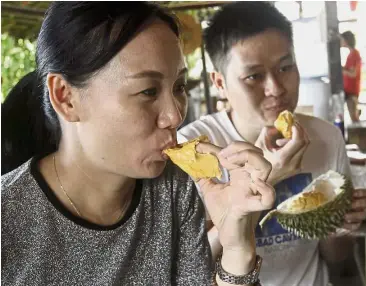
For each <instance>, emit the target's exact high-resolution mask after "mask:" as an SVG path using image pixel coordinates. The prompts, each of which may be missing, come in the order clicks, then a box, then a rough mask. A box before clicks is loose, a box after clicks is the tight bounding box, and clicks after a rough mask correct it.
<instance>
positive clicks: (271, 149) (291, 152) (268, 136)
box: [255, 122, 310, 186]
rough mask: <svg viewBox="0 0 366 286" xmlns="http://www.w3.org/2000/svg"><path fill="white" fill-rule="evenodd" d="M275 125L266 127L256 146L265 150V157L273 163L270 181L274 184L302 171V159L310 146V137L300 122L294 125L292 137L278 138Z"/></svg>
mask: <svg viewBox="0 0 366 286" xmlns="http://www.w3.org/2000/svg"><path fill="white" fill-rule="evenodd" d="M278 134H279V132H278V131H277V129H276V128H275V127H264V128H263V129H262V132H261V133H260V135H259V137H258V139H257V141H256V143H255V146H257V147H259V148H260V149H262V150H263V154H264V157H265V158H266V159H267V160H268V161H269V162H270V163H271V164H272V172H271V174H270V176H269V178H268V183H270V184H272V185H273V186H274V185H275V184H277V183H279V182H280V181H282V180H284V179H286V178H289V177H291V176H294V175H296V174H298V173H300V171H301V161H302V158H303V156H304V153H305V151H306V149H307V147H308V146H309V142H310V141H309V137H308V135H307V134H306V132H305V130H304V129H303V128H302V127H301V126H300V124H299V123H298V122H295V124H294V126H292V138H291V139H277V140H276V138H278ZM275 145H277V146H275Z"/></svg>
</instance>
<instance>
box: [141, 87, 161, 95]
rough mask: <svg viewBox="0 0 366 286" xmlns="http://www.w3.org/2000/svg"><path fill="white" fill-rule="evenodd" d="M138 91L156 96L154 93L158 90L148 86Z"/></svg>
mask: <svg viewBox="0 0 366 286" xmlns="http://www.w3.org/2000/svg"><path fill="white" fill-rule="evenodd" d="M140 93H142V94H143V95H146V96H150V97H153V96H156V94H157V93H158V90H157V89H156V88H149V89H145V90H144V91H141V92H140Z"/></svg>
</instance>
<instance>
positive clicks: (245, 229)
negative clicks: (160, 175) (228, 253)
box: [197, 142, 275, 251]
mask: <svg viewBox="0 0 366 286" xmlns="http://www.w3.org/2000/svg"><path fill="white" fill-rule="evenodd" d="M197 151H198V152H200V153H211V154H215V155H216V156H217V157H218V159H219V161H220V163H221V165H222V166H223V167H224V168H226V169H227V170H228V172H229V176H230V181H229V182H228V183H218V182H214V181H213V180H207V179H201V180H199V181H198V184H199V186H200V191H201V196H202V198H203V201H204V203H205V205H206V208H207V211H208V213H209V215H210V217H211V219H212V222H213V223H214V225H215V226H216V228H217V229H218V232H219V240H220V243H221V245H222V246H223V248H224V250H225V249H232V250H234V249H235V250H245V251H246V250H248V251H253V249H254V251H255V244H254V246H253V245H252V244H253V241H254V229H255V226H256V223H257V222H256V215H255V214H256V213H257V212H260V211H262V210H266V209H269V208H271V207H272V205H273V203H274V201H275V193H274V189H273V187H272V186H270V185H269V184H267V183H266V182H265V181H266V180H267V177H268V176H269V174H270V171H271V164H270V163H269V162H268V161H267V160H265V158H264V157H263V153H262V151H261V150H260V149H259V148H257V147H255V146H253V145H252V144H249V143H245V142H234V143H232V144H230V145H229V146H228V147H226V148H224V149H222V150H221V148H219V147H217V146H214V145H212V144H209V143H200V144H198V146H197Z"/></svg>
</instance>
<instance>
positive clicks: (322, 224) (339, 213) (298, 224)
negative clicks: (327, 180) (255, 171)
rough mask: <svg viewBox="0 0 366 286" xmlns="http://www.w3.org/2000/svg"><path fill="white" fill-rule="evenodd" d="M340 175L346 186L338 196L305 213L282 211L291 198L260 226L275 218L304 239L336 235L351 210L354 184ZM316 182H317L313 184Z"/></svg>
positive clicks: (262, 221) (266, 217)
mask: <svg viewBox="0 0 366 286" xmlns="http://www.w3.org/2000/svg"><path fill="white" fill-rule="evenodd" d="M332 173H333V174H334V173H336V172H334V171H329V172H328V173H326V174H325V175H322V176H319V177H318V178H317V179H316V180H319V179H320V178H322V177H324V176H327V175H331V174H332ZM336 174H338V173H336ZM338 175H339V176H341V177H342V178H343V179H344V184H343V185H342V186H341V187H340V189H341V190H340V192H339V193H338V195H336V196H335V197H334V198H333V199H331V200H330V201H328V202H326V203H324V204H322V205H320V206H318V207H315V208H312V209H310V210H305V211H299V212H296V211H295V212H288V211H282V210H280V209H279V207H280V206H281V205H282V204H284V203H285V202H286V201H288V200H290V199H291V198H289V199H287V200H286V201H285V202H282V203H281V204H280V205H279V206H278V207H277V208H276V209H274V210H272V211H270V212H268V213H267V215H266V216H265V217H264V218H263V219H262V220H261V221H260V223H259V225H260V226H261V227H263V225H264V224H265V223H266V222H267V221H268V220H270V219H271V218H274V217H275V218H276V219H277V221H278V223H279V224H280V225H281V226H282V227H283V228H285V229H287V230H288V231H290V232H292V233H294V234H296V235H297V236H300V237H302V238H307V239H322V238H325V237H327V236H328V235H329V234H331V233H334V232H335V231H336V229H337V228H339V227H341V226H342V225H343V223H344V215H345V214H346V213H347V212H348V211H349V210H350V208H351V202H352V193H353V186H352V182H351V181H350V180H349V179H348V178H346V177H345V176H343V175H341V174H338ZM314 182H315V180H314V181H313V182H312V183H311V184H313V183H314Z"/></svg>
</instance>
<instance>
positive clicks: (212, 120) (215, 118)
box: [178, 111, 238, 146]
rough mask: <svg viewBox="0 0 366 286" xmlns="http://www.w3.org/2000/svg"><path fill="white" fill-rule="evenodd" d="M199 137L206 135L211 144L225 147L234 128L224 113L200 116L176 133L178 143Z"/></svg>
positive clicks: (230, 138) (231, 136)
mask: <svg viewBox="0 0 366 286" xmlns="http://www.w3.org/2000/svg"><path fill="white" fill-rule="evenodd" d="M200 135H207V136H208V138H209V139H210V141H211V142H213V143H214V144H218V145H223V146H225V145H227V144H228V143H230V141H232V138H234V137H235V136H236V137H237V136H238V135H237V134H236V131H235V127H234V126H233V124H232V122H231V120H230V119H229V117H228V115H227V113H226V111H220V112H217V113H213V114H208V115H205V116H202V117H201V118H200V119H197V120H196V121H193V122H192V123H190V124H188V125H186V126H185V127H183V128H181V129H180V130H179V131H178V142H179V143H181V142H184V141H186V140H191V139H193V138H196V137H198V136H200Z"/></svg>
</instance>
